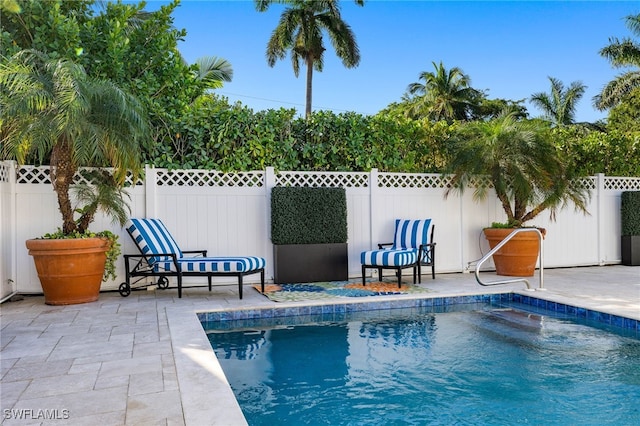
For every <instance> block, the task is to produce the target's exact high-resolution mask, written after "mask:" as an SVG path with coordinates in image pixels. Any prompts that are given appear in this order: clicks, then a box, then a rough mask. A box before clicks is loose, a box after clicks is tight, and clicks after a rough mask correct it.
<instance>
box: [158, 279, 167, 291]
mask: <svg viewBox="0 0 640 426" xmlns="http://www.w3.org/2000/svg"><path fill="white" fill-rule="evenodd" d="M158 288H161V289H163V290H164V289H165V288H169V279H168V278H167V277H160V279H158Z"/></svg>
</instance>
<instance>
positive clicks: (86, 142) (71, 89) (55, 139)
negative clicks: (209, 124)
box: [0, 50, 148, 235]
mask: <svg viewBox="0 0 640 426" xmlns="http://www.w3.org/2000/svg"><path fill="white" fill-rule="evenodd" d="M0 126H1V127H0V142H1V143H2V157H3V158H16V159H17V160H18V161H19V162H21V163H23V162H24V160H25V158H27V157H28V156H30V155H36V156H37V157H39V158H40V161H44V160H46V158H47V157H48V156H49V155H50V166H51V169H50V177H51V183H52V184H53V189H54V191H55V192H56V194H57V198H58V207H59V209H60V213H61V214H62V222H63V224H62V232H63V233H64V234H65V235H72V234H74V233H76V232H79V233H84V232H85V231H86V226H88V223H87V222H88V221H87V220H86V219H85V218H84V217H83V216H84V215H85V214H89V215H92V214H93V213H95V210H96V209H95V205H93V206H89V207H88V208H85V209H80V214H81V217H80V219H78V220H77V221H76V220H74V209H73V208H72V205H71V199H70V196H69V190H70V188H71V185H72V184H73V177H74V175H75V174H76V172H77V171H78V168H79V167H81V166H111V167H114V168H115V171H114V174H113V177H114V179H115V180H114V184H115V183H118V184H121V183H122V182H124V178H125V175H126V172H127V171H129V170H132V171H134V172H136V173H137V172H138V171H139V170H140V167H141V164H140V154H141V151H142V150H141V146H140V145H141V142H144V141H145V140H146V138H147V133H148V125H147V121H146V116H145V114H144V110H143V109H142V107H141V106H140V104H139V103H138V102H137V100H136V99H135V98H133V97H132V96H130V95H129V94H127V93H126V92H124V91H123V90H121V89H120V88H118V87H117V86H115V85H114V84H113V83H111V82H108V81H102V80H96V79H92V78H90V77H88V76H87V74H86V72H85V70H84V68H83V67H82V66H80V65H78V64H76V63H74V62H72V61H70V60H67V59H51V58H49V57H47V56H46V55H45V54H44V53H42V52H38V51H34V50H23V51H20V52H18V53H17V54H16V55H14V56H12V57H11V58H9V59H8V60H6V61H3V62H2V64H0ZM103 181H104V179H103ZM116 196H117V194H116ZM120 196H121V195H120ZM99 197H101V196H100V195H99ZM100 204H103V205H104V203H103V202H100ZM107 213H111V212H107ZM116 213H117V212H116ZM114 217H117V214H116V215H115V216H114ZM89 219H91V218H89ZM89 221H90V220H89Z"/></svg>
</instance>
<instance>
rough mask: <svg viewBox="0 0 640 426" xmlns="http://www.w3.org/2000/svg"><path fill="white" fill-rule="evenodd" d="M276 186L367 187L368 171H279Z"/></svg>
mask: <svg viewBox="0 0 640 426" xmlns="http://www.w3.org/2000/svg"><path fill="white" fill-rule="evenodd" d="M276 186H308V187H329V188H367V187H368V186H369V173H366V172H279V173H277V174H276Z"/></svg>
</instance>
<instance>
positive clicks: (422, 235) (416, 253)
mask: <svg viewBox="0 0 640 426" xmlns="http://www.w3.org/2000/svg"><path fill="white" fill-rule="evenodd" d="M433 232H434V225H433V223H432V221H431V219H419V220H409V219H396V226H395V231H394V239H393V243H385V244H378V250H370V251H364V252H362V253H361V254H360V263H361V264H362V285H364V284H365V275H366V270H367V269H370V268H371V269H377V270H378V276H379V277H380V279H382V271H383V270H384V269H393V270H395V271H396V275H397V277H398V287H401V285H402V282H401V276H402V270H403V269H406V268H412V269H413V283H414V284H415V283H416V274H417V276H418V278H419V279H420V280H422V266H431V275H432V277H433V279H435V278H436V273H435V254H436V250H435V249H436V243H435V242H434V241H433Z"/></svg>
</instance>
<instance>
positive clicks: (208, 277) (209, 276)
mask: <svg viewBox="0 0 640 426" xmlns="http://www.w3.org/2000/svg"><path fill="white" fill-rule="evenodd" d="M207 281H209V292H211V275H207Z"/></svg>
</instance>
